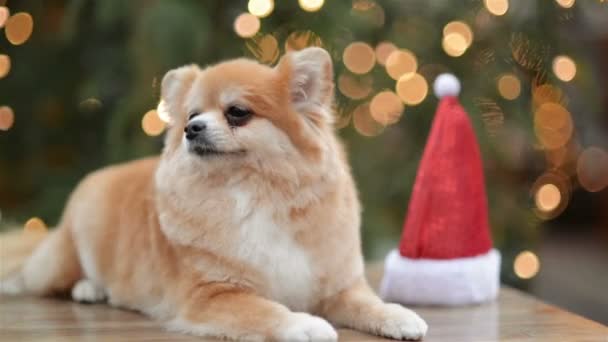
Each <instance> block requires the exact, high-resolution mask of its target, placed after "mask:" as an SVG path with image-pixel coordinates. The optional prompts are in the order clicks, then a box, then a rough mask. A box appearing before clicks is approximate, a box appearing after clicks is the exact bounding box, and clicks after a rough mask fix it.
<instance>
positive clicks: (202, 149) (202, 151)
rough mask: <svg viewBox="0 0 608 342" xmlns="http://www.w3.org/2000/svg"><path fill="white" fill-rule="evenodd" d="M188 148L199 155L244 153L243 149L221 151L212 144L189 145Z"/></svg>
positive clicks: (211, 155)
mask: <svg viewBox="0 0 608 342" xmlns="http://www.w3.org/2000/svg"><path fill="white" fill-rule="evenodd" d="M188 150H189V151H190V152H192V153H194V154H196V155H198V156H199V157H213V156H229V155H242V154H245V151H244V150H236V151H222V150H219V149H217V148H216V147H215V146H212V145H194V146H190V147H189V148H188Z"/></svg>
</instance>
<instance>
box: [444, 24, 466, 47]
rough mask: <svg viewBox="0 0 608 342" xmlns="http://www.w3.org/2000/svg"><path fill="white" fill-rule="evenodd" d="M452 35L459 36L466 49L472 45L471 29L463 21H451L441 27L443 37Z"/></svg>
mask: <svg viewBox="0 0 608 342" xmlns="http://www.w3.org/2000/svg"><path fill="white" fill-rule="evenodd" d="M452 33H457V34H459V35H461V36H462V37H463V38H464V40H465V42H466V44H467V47H468V46H470V45H471V44H473V30H471V27H470V26H469V25H468V24H467V23H465V22H463V21H452V22H449V23H447V24H446V25H445V26H444V27H443V35H444V36H447V35H449V34H452Z"/></svg>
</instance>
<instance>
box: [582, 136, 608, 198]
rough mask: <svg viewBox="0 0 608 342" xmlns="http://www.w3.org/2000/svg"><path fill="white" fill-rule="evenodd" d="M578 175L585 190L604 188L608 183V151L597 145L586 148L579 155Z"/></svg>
mask: <svg viewBox="0 0 608 342" xmlns="http://www.w3.org/2000/svg"><path fill="white" fill-rule="evenodd" d="M576 175H577V178H578V182H579V184H580V185H581V186H582V187H583V188H584V189H585V190H587V191H589V192H597V191H601V190H603V189H604V188H605V187H606V186H607V185H608V153H606V152H605V151H604V150H602V149H601V148H599V147H595V146H592V147H588V148H586V149H585V150H584V151H583V152H582V153H581V154H580V156H579V157H578V160H577V163H576Z"/></svg>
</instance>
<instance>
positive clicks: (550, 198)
mask: <svg viewBox="0 0 608 342" xmlns="http://www.w3.org/2000/svg"><path fill="white" fill-rule="evenodd" d="M534 201H535V203H536V207H537V208H538V210H540V211H543V212H551V211H553V210H555V209H556V208H557V207H559V204H560V202H561V201H562V194H561V192H560V191H559V188H558V187H557V186H556V185H555V184H543V185H542V186H541V187H540V188H538V190H537V191H536V195H535V196H534Z"/></svg>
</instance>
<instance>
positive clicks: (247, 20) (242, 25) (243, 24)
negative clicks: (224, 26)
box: [234, 13, 260, 38]
mask: <svg viewBox="0 0 608 342" xmlns="http://www.w3.org/2000/svg"><path fill="white" fill-rule="evenodd" d="M259 30H260V19H258V17H256V16H255V15H253V14H250V13H242V14H241V15H239V16H238V17H236V19H235V20H234V32H236V34H237V35H238V36H239V37H241V38H251V37H253V36H255V34H256V33H258V31H259Z"/></svg>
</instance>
